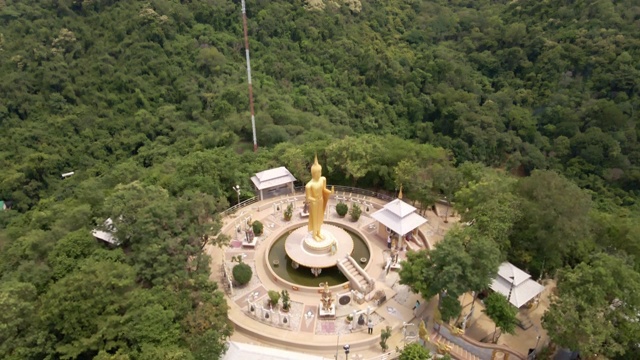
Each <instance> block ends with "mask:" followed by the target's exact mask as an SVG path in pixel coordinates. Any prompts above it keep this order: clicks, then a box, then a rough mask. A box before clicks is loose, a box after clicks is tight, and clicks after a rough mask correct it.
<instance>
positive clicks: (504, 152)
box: [0, 0, 640, 359]
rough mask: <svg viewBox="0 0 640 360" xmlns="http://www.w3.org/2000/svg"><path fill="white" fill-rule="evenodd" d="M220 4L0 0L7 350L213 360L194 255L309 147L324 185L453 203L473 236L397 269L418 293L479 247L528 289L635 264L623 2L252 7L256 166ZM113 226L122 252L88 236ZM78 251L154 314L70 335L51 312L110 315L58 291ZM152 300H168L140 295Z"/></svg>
mask: <svg viewBox="0 0 640 360" xmlns="http://www.w3.org/2000/svg"><path fill="white" fill-rule="evenodd" d="M214 3H215V4H214V5H215V6H212V4H211V3H208V2H202V1H182V2H178V1H166V0H154V1H151V2H136V1H129V2H123V1H108V0H102V1H75V2H74V1H68V0H66V1H54V2H51V1H49V2H42V1H40V2H38V1H34V0H24V1H0V4H1V5H0V23H2V26H1V28H2V34H0V95H1V96H0V98H1V99H2V102H1V103H0V133H1V134H3V139H2V143H3V146H2V150H0V163H1V164H2V169H3V170H2V172H0V199H1V200H9V201H12V202H13V208H12V210H11V211H8V212H1V213H0V249H1V251H0V279H2V280H1V281H0V287H2V289H3V291H2V292H0V294H2V296H4V297H2V298H1V299H0V303H1V304H3V305H2V306H6V308H5V307H3V310H4V312H5V313H6V314H14V315H12V316H11V317H9V315H7V316H8V317H7V318H6V319H4V320H6V321H3V322H0V323H7V324H10V325H9V327H8V328H3V329H4V330H2V331H5V330H6V331H7V333H6V334H5V333H3V335H2V336H3V340H4V339H10V340H7V341H2V342H1V343H2V345H1V346H0V358H7V359H44V358H59V357H62V356H63V355H65V354H69V355H68V356H69V357H74V356H73V355H72V354H77V357H83V358H85V357H86V358H94V357H95V358H98V359H104V358H108V357H109V358H110V357H114V358H122V359H124V358H141V359H145V358H148V359H159V358H180V359H181V358H184V359H191V358H196V359H201V358H216V357H218V355H219V354H221V353H222V351H223V347H222V344H223V340H224V338H225V337H226V336H228V335H229V333H230V331H231V330H230V329H231V328H230V327H229V326H228V324H227V323H226V321H225V320H224V318H225V314H226V306H225V303H224V301H223V299H222V298H221V294H220V293H219V292H218V291H216V290H215V286H213V285H212V284H211V283H209V282H208V280H207V279H208V272H209V268H208V265H209V259H208V256H207V255H206V252H205V251H204V250H205V248H206V247H208V246H216V245H217V246H225V244H227V243H228V241H229V238H228V237H226V236H225V235H223V234H220V230H221V228H222V224H221V222H220V219H219V218H218V216H217V214H218V213H220V212H221V211H222V210H224V209H226V208H227V207H228V204H229V203H230V202H232V203H234V202H235V201H236V196H237V194H236V193H235V192H234V191H233V190H232V187H233V186H234V185H236V184H240V185H241V187H242V188H243V189H250V187H251V184H250V183H249V179H250V177H251V176H252V175H253V174H255V173H256V172H259V171H262V170H265V169H266V168H269V167H277V166H283V165H284V166H287V167H288V168H289V170H291V171H292V173H293V174H294V176H296V178H297V179H298V180H301V181H303V182H304V181H306V180H308V176H309V174H308V165H309V160H310V159H312V157H313V154H314V153H316V152H317V153H318V154H319V156H320V157H321V158H322V160H321V162H322V163H323V165H325V164H326V169H325V170H326V171H325V175H326V176H327V177H328V179H329V181H330V183H333V184H343V185H358V186H360V187H364V188H371V189H376V190H378V191H381V192H384V191H389V192H391V191H393V190H394V189H397V188H398V187H399V185H402V186H403V189H404V193H405V197H406V199H407V200H408V201H414V205H415V206H417V207H420V208H422V210H423V211H424V209H426V208H427V207H428V206H429V205H431V204H433V203H434V202H435V201H436V200H437V199H439V198H443V197H444V196H446V197H447V200H449V201H451V202H453V203H454V205H455V206H456V209H457V210H458V212H459V213H460V214H461V215H462V217H463V221H464V222H470V223H472V225H471V226H470V228H472V229H474V230H466V229H465V230H464V231H462V232H459V233H457V234H456V235H455V236H456V237H459V238H460V239H458V240H455V241H454V244H453V245H452V244H447V245H443V247H444V248H447V247H448V248H449V249H448V250H447V251H444V250H442V251H440V254H438V252H437V251H438V249H436V250H434V254H433V256H432V257H431V258H428V257H426V256H422V257H416V256H415V255H414V256H413V257H411V256H410V258H409V262H408V263H407V264H405V265H406V266H407V267H408V269H407V271H405V272H404V274H405V275H404V277H405V278H406V279H405V280H406V283H408V284H412V285H411V286H412V288H413V289H414V290H416V291H420V292H421V293H423V294H431V295H433V294H436V293H438V292H440V291H441V289H443V288H447V287H445V286H444V285H443V284H446V283H447V281H450V282H451V283H450V284H451V285H450V287H451V289H450V290H449V291H464V290H468V289H471V288H476V287H481V286H484V285H485V284H486V278H487V276H488V275H487V274H489V273H491V271H490V269H491V268H492V266H493V265H491V264H493V263H494V259H495V257H496V256H494V254H493V253H491V252H490V251H488V250H486V249H488V246H485V245H487V244H488V243H489V242H493V243H494V244H495V246H494V248H495V249H499V250H500V251H501V252H502V253H503V254H504V255H506V257H507V259H508V260H509V261H511V262H514V263H516V264H517V265H519V266H521V267H523V268H524V269H525V270H527V271H529V272H530V273H532V275H534V277H536V276H538V275H541V274H554V272H555V271H556V270H557V269H562V268H564V267H565V266H567V265H568V266H570V267H571V268H575V269H581V267H580V266H582V265H581V264H583V265H584V266H587V265H588V266H592V259H591V256H594V254H595V256H601V255H598V254H599V253H600V252H606V253H607V254H613V255H615V256H619V257H621V258H623V259H625V263H626V262H627V261H628V262H629V265H628V267H625V268H624V269H625V271H626V270H629V273H626V272H625V273H624V274H623V275H625V276H627V277H628V278H633V277H634V276H635V275H634V274H637V273H638V271H639V269H640V265H638V264H640V262H639V261H638V259H639V257H640V251H639V249H640V245H639V244H640V242H639V241H640V240H638V239H640V237H639V236H638V226H637V224H640V221H639V220H638V219H639V213H640V212H639V211H638V195H639V193H638V189H639V188H640V163H639V161H640V143H639V141H638V136H637V123H638V114H639V112H638V111H637V108H638V100H639V96H640V92H639V89H640V87H639V86H638V85H640V84H639V81H638V79H640V67H639V65H638V62H637V61H635V60H634V59H638V58H640V53H639V51H638V49H640V36H639V34H640V33H639V32H638V31H637V27H638V26H637V25H638V24H637V16H636V15H635V14H636V13H637V11H635V10H636V7H635V5H636V4H635V3H634V2H632V1H629V0H621V1H616V2H612V1H601V2H597V3H592V2H566V1H565V2H563V1H547V2H542V3H541V2H536V1H519V2H504V1H503V2H487V1H479V2H475V3H474V4H473V6H469V4H468V1H449V2H443V1H436V2H433V1H431V2H415V1H414V2H411V1H410V2H403V1H398V0H385V1H381V2H365V3H363V4H360V2H359V1H352V2H350V6H346V5H343V4H337V5H330V6H329V5H328V6H326V7H325V8H324V10H317V11H309V10H307V9H306V8H305V7H303V6H300V4H298V3H295V4H293V3H290V2H285V1H280V0H274V1H261V2H255V3H251V4H250V6H249V9H250V11H249V14H248V18H249V19H248V21H249V23H248V25H249V31H250V32H249V35H250V38H251V41H252V44H251V46H252V55H253V57H252V65H253V72H252V75H253V83H254V91H255V95H256V96H255V109H256V118H257V120H258V121H257V123H258V126H257V132H258V143H259V145H260V151H259V152H258V153H253V152H251V151H250V149H251V141H252V129H251V124H250V121H248V119H249V114H248V109H247V104H248V97H247V91H246V71H245V69H244V67H243V64H244V55H243V53H242V51H238V49H239V47H238V46H240V47H242V46H241V45H238V44H239V43H240V42H239V41H238V39H240V38H241V30H239V24H238V22H237V21H236V20H234V19H235V18H236V17H235V16H236V15H237V12H238V5H237V3H233V2H230V1H214ZM360 5H361V6H364V8H362V7H361V6H360ZM361 10H362V11H361ZM270 146H273V148H269V147H270ZM480 164H483V165H480ZM454 165H457V167H454ZM484 165H487V166H494V167H496V168H499V170H498V171H492V170H486V169H484V168H483V166H484ZM69 171H75V175H74V176H72V177H70V178H67V179H65V180H61V179H60V174H61V173H65V172H69ZM509 173H512V174H515V175H517V176H520V177H522V178H521V179H519V180H516V179H514V178H512V177H509V176H508V175H506V174H509ZM528 175H531V177H529V178H527V177H526V176H528ZM581 189H582V190H581ZM242 196H243V198H249V197H250V196H251V194H250V192H249V190H243V193H242ZM292 210H293V209H291V215H292ZM107 218H111V219H113V220H114V223H115V228H116V229H117V231H115V234H116V235H117V237H118V239H119V240H121V242H122V244H121V248H118V249H110V250H109V249H106V248H103V247H102V246H100V245H98V244H96V243H95V242H94V241H93V239H91V237H90V235H89V234H90V232H91V230H92V229H93V228H95V227H102V226H103V225H102V224H103V223H104V221H105V219H107ZM103 230H107V229H103ZM460 234H462V235H460ZM452 236H454V235H452ZM469 239H472V240H473V241H469ZM476 239H478V244H479V245H478V246H477V248H473V247H471V246H470V244H471V243H473V242H475V240H476ZM596 240H597V241H596ZM447 241H448V239H445V241H444V242H447ZM460 243H462V244H463V245H462V247H461V245H460ZM463 248H464V249H463ZM485 250H486V251H485ZM455 251H458V252H460V254H459V255H456V254H454V252H455ZM474 257H477V258H478V259H484V257H486V258H488V259H489V261H488V263H489V264H490V265H491V266H487V267H482V266H480V265H479V264H477V263H476V262H474V261H473V258H474ZM501 258H502V257H501ZM445 260H448V261H451V265H448V266H446V265H445ZM412 261H416V263H415V264H410V263H411V262H412ZM88 262H93V263H95V264H101V265H100V266H102V267H104V268H107V266H106V265H105V264H110V265H111V267H113V268H114V269H115V270H114V271H115V273H116V274H124V273H126V274H127V279H128V280H127V281H126V282H124V283H126V284H127V287H128V288H127V289H126V290H124V289H121V288H118V286H116V290H117V292H119V294H120V295H121V296H122V297H123V299H132V298H131V295H129V292H136V295H137V296H139V297H140V298H141V299H145V300H148V301H149V304H148V306H149V307H148V310H147V311H148V313H145V312H144V310H141V309H139V308H138V307H139V304H134V302H133V300H131V303H122V302H118V299H115V298H113V297H107V298H106V299H107V300H109V301H111V300H113V301H114V302H115V303H114V304H113V306H114V307H115V306H120V310H121V311H120V312H118V313H117V314H115V313H113V314H112V313H109V312H108V311H112V308H109V309H106V310H105V311H107V312H106V313H105V314H104V316H103V315H102V314H96V313H89V315H88V316H87V318H86V319H85V323H83V324H80V325H81V326H79V325H77V324H76V323H77V322H79V321H80V320H81V319H77V316H75V315H73V314H72V315H71V318H70V319H71V320H70V321H69V322H68V323H69V325H68V326H70V327H71V328H72V329H73V331H71V332H73V333H70V334H69V336H67V335H65V334H66V331H67V330H66V329H63V328H64V327H65V326H67V325H65V324H57V323H50V322H52V321H53V320H51V319H56V320H55V321H53V322H56V321H59V319H60V318H64V316H66V315H65V314H63V312H64V311H69V309H71V308H74V307H75V308H78V309H84V308H85V307H90V306H97V307H98V308H100V306H104V304H101V303H99V300H94V299H92V298H91V297H90V296H88V297H89V298H90V299H86V298H85V297H84V295H83V294H82V291H84V290H82V289H79V288H78V287H77V286H78V285H76V284H72V283H71V280H73V281H84V280H85V279H84V278H85V277H89V276H90V275H91V274H92V272H95V271H94V270H95V269H94V270H91V269H90V268H89V267H86V266H87V265H86V263H88ZM124 269H126V271H125V270H124ZM423 269H424V274H423ZM434 269H437V270H434ZM440 270H442V274H443V278H444V279H446V281H445V280H442V281H441V280H439V279H437V278H436V277H435V275H434V274H436V273H437V272H438V271H440ZM466 271H474V272H477V273H478V274H480V275H478V276H470V275H464V274H463V273H464V272H466ZM472 273H473V272H472ZM131 274H133V281H130V278H129V276H131ZM65 279H67V280H65ZM92 281H93V280H90V279H89V280H88V281H87V283H89V284H94V283H92ZM95 281H96V282H100V283H101V284H102V283H107V282H108V281H107V279H105V278H103V277H99V279H97V280H95ZM419 281H422V282H423V283H422V284H419V283H418V282H419ZM563 281H569V280H568V278H562V279H560V280H559V286H562V282H563ZM115 282H116V283H120V280H118V281H115ZM569 282H570V281H569ZM58 284H67V285H69V286H70V293H73V294H75V295H73V296H72V295H68V294H65V293H64V292H63V291H62V290H61V288H60V285H58ZM98 285H100V284H98ZM102 285H104V284H102ZM116 285H117V284H116ZM96 286H97V285H96ZM165 288H170V289H174V290H172V291H173V292H172V294H174V296H170V295H168V294H162V296H161V295H157V294H158V293H159V292H162V289H165ZM577 288H580V287H579V286H577ZM175 289H179V290H175ZM34 292H35V293H34ZM561 293H562V291H561ZM613 293H616V292H615V291H614V292H613ZM5 294H6V296H5ZM78 294H80V295H83V296H79V295H78ZM616 294H617V293H616ZM164 295H166V296H164ZM107 296H108V294H107ZM163 296H164V298H166V299H167V300H166V301H165V302H161V301H159V300H157V299H159V298H163ZM565 297H568V298H569V299H568V300H563V301H566V304H567V305H566V306H567V308H571V307H572V306H573V307H574V308H576V309H577V310H576V311H578V312H580V314H579V315H576V314H574V313H572V312H570V311H568V310H567V311H556V312H555V313H554V317H556V318H557V323H558V324H562V323H563V322H564V323H569V324H572V325H571V326H572V329H582V328H581V327H579V326H578V323H577V321H575V322H574V320H575V319H577V318H580V319H582V318H584V320H583V321H584V323H585V329H586V330H585V332H588V333H589V334H590V333H591V332H593V334H594V335H593V336H594V339H600V338H601V337H602V336H611V337H612V338H613V340H611V342H610V343H609V342H607V344H606V345H607V346H609V345H611V346H610V347H607V348H606V349H604V350H602V349H598V350H597V351H598V353H599V354H614V353H615V354H620V353H621V352H622V350H621V349H622V348H624V350H625V351H626V352H625V355H623V356H628V357H630V358H634V356H633V355H634V353H633V352H632V351H633V350H634V349H629V348H630V346H628V344H629V343H630V342H628V341H626V340H625V339H626V337H628V338H638V336H637V334H636V333H634V331H635V330H634V328H633V327H630V326H626V325H625V326H626V327H622V330H620V331H617V332H613V330H610V328H609V327H608V325H607V324H604V325H603V324H601V323H600V322H599V321H600V320H601V318H599V316H600V314H602V313H603V311H605V310H606V309H604V307H603V305H602V304H605V303H606V304H610V303H611V300H612V299H610V298H609V297H610V296H609V294H607V293H605V292H603V291H597V292H595V294H594V297H595V298H594V303H595V304H597V307H596V308H591V307H589V306H587V305H584V304H583V303H585V302H586V301H584V300H580V299H581V298H580V297H578V296H577V295H576V296H573V295H572V297H575V298H578V300H579V301H578V300H575V301H574V300H571V298H572V297H569V296H568V295H566V296H565ZM45 300H46V303H47V304H49V305H51V306H56V305H57V304H58V303H60V304H61V306H60V309H61V310H60V311H61V313H55V311H54V310H51V309H45V308H44V307H43V305H42V304H44V303H45ZM95 301H98V303H95V304H94V302H95ZM123 301H124V300H123ZM627 301H628V302H629V303H632V302H633V299H631V300H629V299H627ZM156 305H161V307H162V308H160V307H158V306H156ZM214 305H215V306H214ZM558 306H560V305H558ZM583 308H584V310H583ZM564 309H565V308H562V309H561V310H564ZM171 312H173V313H174V315H173V317H172V315H171V314H170V313H171ZM45 313H46V317H45V316H44V315H45ZM129 313H130V314H135V315H136V316H139V317H140V319H139V321H138V322H136V321H134V320H131V316H129V315H127V314H129ZM28 314H32V315H28ZM41 315H42V316H41ZM108 315H109V316H108ZM111 315H113V317H110V316H111ZM574 315H575V316H574ZM74 316H75V317H74ZM16 317H17V318H18V319H17V320H16ZM20 317H22V318H20ZM150 317H151V318H157V319H158V323H157V326H156V325H154V324H153V323H149V322H150V321H148V318H150ZM123 318H126V319H123ZM605 318H606V317H605ZM23 319H24V320H23ZM45 319H48V320H46V321H45ZM145 319H147V320H145ZM168 319H172V320H174V323H176V324H180V328H179V329H178V332H177V333H176V332H175V331H174V329H173V328H171V327H170V326H169V325H168V324H169V322H168ZM610 320H611V321H614V320H615V321H619V319H617V318H613V319H611V318H610ZM21 321H22V322H21ZM47 321H49V322H47ZM112 321H113V322H116V321H121V322H119V323H117V324H116V325H113V332H110V331H111V330H110V329H111V328H110V326H111V324H112V323H111V322H112ZM619 322H620V323H622V324H624V322H623V321H619ZM591 323H593V324H595V325H592V324H591ZM25 324H30V326H29V328H28V329H25V326H26V325H25ZM187 324H189V325H187ZM194 324H195V325H194ZM192 325H193V326H192ZM627 325H628V324H627ZM141 327H142V328H144V329H142V328H141ZM592 328H593V329H595V330H593V329H592ZM7 329H8V330H7ZM16 329H18V330H16ZM162 329H167V332H168V333H170V334H173V335H176V336H175V339H176V340H173V339H164V338H162V336H160V335H159V333H160V332H162ZM601 329H602V333H600V332H598V331H600V330H601ZM76 330H78V331H76ZM134 330H135V331H138V330H140V331H139V332H140V336H139V337H136V335H135V334H133V331H134ZM63 331H65V333H64V334H63ZM115 332H120V334H124V335H122V337H117V336H116V335H114V333H115ZM89 333H93V335H92V336H89V335H88V334H89ZM130 333H131V334H130ZM4 336H7V338H5V337H4ZM100 337H102V338H100ZM569 340H572V339H568V340H565V339H564V338H563V339H562V341H564V343H566V344H571V346H574V345H575V344H573V343H571V342H570V341H569ZM159 342H161V343H159ZM558 342H560V340H558ZM83 344H84V345H83ZM594 344H595V345H594V346H593V349H596V348H597V347H598V346H599V345H600V343H599V340H597V341H594ZM616 344H618V345H620V346H618V345H616ZM576 346H578V345H576ZM578 347H583V348H585V349H587V350H586V351H587V352H588V351H594V352H596V350H593V349H592V348H591V347H588V346H586V345H583V344H580V345H579V346H578ZM601 350H602V351H601ZM636 357H637V356H636Z"/></svg>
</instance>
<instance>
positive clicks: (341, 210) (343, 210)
mask: <svg viewBox="0 0 640 360" xmlns="http://www.w3.org/2000/svg"><path fill="white" fill-rule="evenodd" d="M336 212H337V213H338V215H339V216H340V217H344V216H345V215H347V212H349V206H348V205H347V204H345V203H343V202H342V201H340V202H339V203H337V204H336Z"/></svg>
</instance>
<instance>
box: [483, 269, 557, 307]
mask: <svg viewBox="0 0 640 360" xmlns="http://www.w3.org/2000/svg"><path fill="white" fill-rule="evenodd" d="M491 290H493V291H495V292H498V293H500V294H502V295H504V297H506V298H508V299H509V302H510V303H511V304H513V306H515V307H517V308H520V307H522V306H523V305H525V304H526V303H528V302H529V301H530V300H531V299H533V298H534V297H536V296H537V295H538V294H540V293H541V292H542V290H544V286H542V285H540V284H538V283H537V282H535V281H533V280H532V279H531V275H529V274H527V273H526V272H524V271H522V270H520V269H518V268H517V267H516V266H515V265H513V264H512V263H510V262H503V263H502V264H501V265H500V268H499V269H498V276H496V278H495V279H493V282H492V283H491Z"/></svg>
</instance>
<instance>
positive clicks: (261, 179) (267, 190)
mask: <svg viewBox="0 0 640 360" xmlns="http://www.w3.org/2000/svg"><path fill="white" fill-rule="evenodd" d="M295 181H296V178H295V177H294V176H293V175H291V173H290V172H289V170H287V168H286V167H284V166H281V167H278V168H274V169H269V170H265V171H261V172H259V173H257V174H255V175H254V176H252V177H251V182H253V185H254V186H255V188H256V192H257V193H258V194H259V195H260V200H264V199H269V198H272V197H275V196H279V195H284V194H291V193H293V191H294V187H293V183H294V182H295Z"/></svg>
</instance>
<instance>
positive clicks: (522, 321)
mask: <svg viewBox="0 0 640 360" xmlns="http://www.w3.org/2000/svg"><path fill="white" fill-rule="evenodd" d="M516 319H517V320H518V326H519V327H521V328H522V330H527V329H529V328H530V327H532V326H533V322H532V321H531V319H530V318H529V316H527V314H523V313H519V314H518V316H516Z"/></svg>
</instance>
